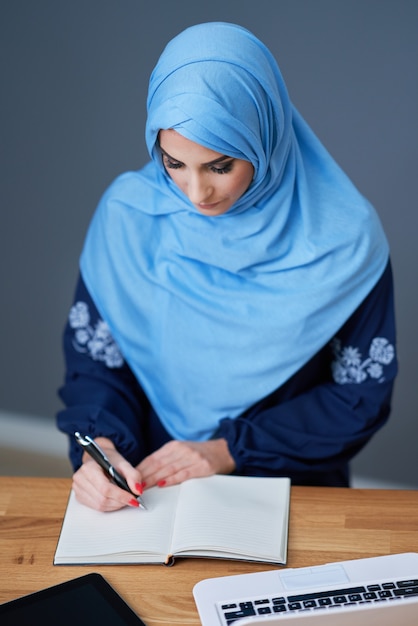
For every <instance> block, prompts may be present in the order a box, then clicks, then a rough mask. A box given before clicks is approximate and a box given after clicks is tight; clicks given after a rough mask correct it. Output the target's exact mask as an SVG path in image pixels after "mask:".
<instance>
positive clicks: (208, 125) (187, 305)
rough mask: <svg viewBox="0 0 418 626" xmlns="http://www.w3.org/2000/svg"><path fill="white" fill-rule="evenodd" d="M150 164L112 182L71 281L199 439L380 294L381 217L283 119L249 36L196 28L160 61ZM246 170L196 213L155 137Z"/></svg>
mask: <svg viewBox="0 0 418 626" xmlns="http://www.w3.org/2000/svg"><path fill="white" fill-rule="evenodd" d="M147 106H148V118H147V124H146V142H147V147H148V151H149V154H150V156H151V160H150V162H149V163H148V164H147V165H145V167H143V168H142V169H141V170H140V171H136V172H128V173H125V174H123V175H122V176H120V177H119V178H117V179H116V181H115V182H114V183H113V184H112V185H111V186H110V188H109V189H108V190H107V191H106V192H105V194H104V196H103V198H102V199H101V201H100V203H99V206H98V208H97V211H96V213H95V216H94V218H93V220H92V223H91V225H90V228H89V232H88V235H87V239H86V242H85V247H84V250H83V253H82V258H81V271H82V276H83V278H84V281H85V283H86V285H87V288H88V289H89V291H90V293H91V295H92V297H93V299H94V301H95V302H96V305H97V307H98V310H99V311H100V313H101V315H102V316H103V318H104V319H105V320H106V321H107V323H108V325H109V327H110V329H111V332H112V334H113V336H114V338H115V340H116V342H117V343H118V345H119V347H120V349H121V350H122V353H123V355H124V357H125V359H126V361H127V362H128V363H129V365H130V367H131V368H132V370H133V372H134V373H135V375H136V377H137V379H138V381H139V382H140V384H141V385H142V387H143V389H144V390H145V392H146V394H147V396H148V398H149V400H150V402H151V403H152V405H153V407H154V409H155V410H156V412H157V414H158V415H159V417H160V419H161V421H162V422H163V424H164V426H165V427H166V429H167V430H168V431H169V432H170V434H171V435H172V436H173V438H178V439H193V440H205V439H207V438H209V437H211V436H212V434H213V433H214V431H215V430H216V428H217V425H218V423H219V420H221V419H222V418H224V417H231V418H234V417H236V416H238V415H239V414H241V413H242V412H243V411H245V410H246V409H247V408H249V407H250V406H251V405H253V404H254V403H255V402H257V401H258V400H260V399H262V398H263V397H265V396H266V395H267V394H269V393H271V392H272V391H273V390H275V389H276V388H278V387H280V385H282V384H283V383H284V382H285V381H286V380H288V379H289V377H291V376H292V375H293V374H294V373H295V372H297V371H298V370H299V369H300V368H301V367H302V366H303V365H304V364H305V363H307V361H308V360H309V359H311V357H313V356H314V355H315V354H316V353H317V352H318V351H319V350H320V349H321V348H322V347H323V346H324V345H326V343H327V342H329V340H330V339H331V338H332V337H333V335H334V334H335V333H336V332H337V331H338V329H339V328H340V327H341V326H342V325H343V324H344V322H345V321H346V320H347V319H348V318H349V317H350V315H351V314H352V313H353V312H354V310H355V309H356V308H357V307H358V306H359V304H360V303H361V302H362V300H363V299H364V298H365V297H366V296H367V295H368V293H369V292H370V290H371V289H372V288H373V286H374V285H375V284H376V282H377V281H378V279H379V277H380V276H381V274H382V273H383V270H384V268H385V266H386V263H387V261H388V245H387V241H386V239H385V235H384V233H383V231H382V227H381V225H380V222H379V220H378V217H377V215H376V213H375V211H374V209H373V208H372V207H371V205H370V204H369V203H368V202H367V200H365V199H364V198H363V197H362V195H361V194H360V193H359V192H358V191H357V190H356V188H355V187H354V186H353V184H352V183H351V182H350V180H349V179H348V178H347V177H346V175H345V174H344V173H343V172H342V171H341V169H340V168H339V167H338V165H337V164H336V163H335V161H334V160H333V159H332V158H331V156H330V155H329V154H328V153H327V152H326V150H325V149H324V147H323V146H322V144H321V143H320V142H319V140H318V139H317V138H316V136H315V135H314V134H313V132H312V131H311V130H310V128H309V127H308V126H307V124H306V123H305V122H304V120H303V119H302V118H301V116H300V115H299V113H298V112H297V111H296V110H295V108H294V107H293V106H292V104H291V102H290V100H289V96H288V94H287V91H286V87H285V84H284V82H283V79H282V77H281V74H280V71H279V69H278V67H277V64H276V62H275V60H274V58H273V57H272V55H271V53H270V52H269V51H268V49H267V48H266V47H265V46H264V45H263V44H262V43H261V42H260V41H259V40H258V39H257V38H256V37H255V36H254V35H253V34H251V33H250V32H248V31H247V30H245V29H244V28H241V27H239V26H236V25H233V24H227V23H208V24H200V25H197V26H194V27H191V28H188V29H187V30H185V31H184V32H182V33H181V34H180V35H178V36H177V37H175V38H174V39H173V40H172V41H171V42H170V43H169V44H168V45H167V47H166V49H165V50H164V51H163V53H162V55H161V57H160V59H159V61H158V63H157V65H156V67H155V69H154V71H153V73H152V75H151V78H150V84H149V94H148V102H147ZM168 128H173V129H175V130H176V131H177V132H179V133H180V134H181V135H183V136H184V137H186V138H187V139H190V140H192V141H194V142H196V143H198V144H201V145H203V146H205V147H207V148H209V149H211V150H214V151H216V152H219V153H220V154H225V155H228V156H232V157H236V158H239V159H245V160H248V161H250V162H251V163H252V164H253V166H254V178H253V181H252V183H251V185H250V187H249V188H248V190H247V191H246V192H245V193H244V195H243V196H242V197H241V198H240V199H239V200H238V201H237V202H236V204H235V205H233V206H232V207H231V208H230V209H229V211H227V212H226V213H225V214H223V215H220V216H216V217H207V216H204V215H201V214H200V213H199V212H198V211H197V209H196V208H195V207H194V206H193V205H192V204H191V203H190V202H189V200H188V198H187V197H186V196H185V195H184V194H183V193H182V192H181V190H180V189H179V188H178V187H177V186H176V185H175V184H174V183H173V181H172V180H171V178H170V177H169V176H168V175H167V173H166V172H165V169H164V167H163V166H162V162H161V155H160V152H159V147H158V132H159V130H160V129H168Z"/></svg>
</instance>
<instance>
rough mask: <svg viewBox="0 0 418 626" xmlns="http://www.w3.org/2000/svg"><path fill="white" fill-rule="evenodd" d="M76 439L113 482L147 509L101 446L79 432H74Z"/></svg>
mask: <svg viewBox="0 0 418 626" xmlns="http://www.w3.org/2000/svg"><path fill="white" fill-rule="evenodd" d="M74 436H75V439H76V441H77V443H78V444H79V445H80V446H81V447H82V448H83V450H85V451H86V452H87V453H88V454H89V455H90V456H91V458H92V459H94V461H96V463H98V464H99V465H100V467H101V468H102V469H103V470H104V471H105V473H106V474H107V475H108V476H109V478H110V479H111V480H112V482H113V483H114V484H115V485H117V486H118V487H120V488H121V489H124V490H125V491H127V492H129V493H131V494H132V495H133V496H134V498H135V500H136V501H137V502H138V504H139V506H140V507H141V508H142V509H146V508H147V507H146V506H145V503H144V501H143V499H142V498H141V496H140V495H138V494H136V493H134V492H133V491H132V490H131V489H130V487H129V485H128V483H127V482H126V480H125V478H124V477H123V476H122V475H121V474H120V473H119V472H118V471H117V470H116V469H115V468H114V467H113V465H112V464H111V462H110V461H109V459H108V458H107V456H106V454H105V453H104V451H103V450H102V449H101V447H100V446H99V445H98V444H97V442H96V441H94V440H93V439H92V438H91V437H89V436H88V435H81V434H80V433H79V432H76V433H74Z"/></svg>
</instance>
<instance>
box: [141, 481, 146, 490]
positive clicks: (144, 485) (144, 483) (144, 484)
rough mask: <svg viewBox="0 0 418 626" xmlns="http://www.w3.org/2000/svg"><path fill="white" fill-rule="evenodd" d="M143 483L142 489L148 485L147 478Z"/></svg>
mask: <svg viewBox="0 0 418 626" xmlns="http://www.w3.org/2000/svg"><path fill="white" fill-rule="evenodd" d="M141 485H142V489H145V487H146V486H147V483H146V482H145V480H143V481H142V483H141Z"/></svg>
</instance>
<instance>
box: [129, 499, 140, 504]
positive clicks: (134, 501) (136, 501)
mask: <svg viewBox="0 0 418 626" xmlns="http://www.w3.org/2000/svg"><path fill="white" fill-rule="evenodd" d="M129 504H130V505H131V506H139V502H138V500H135V498H132V500H129Z"/></svg>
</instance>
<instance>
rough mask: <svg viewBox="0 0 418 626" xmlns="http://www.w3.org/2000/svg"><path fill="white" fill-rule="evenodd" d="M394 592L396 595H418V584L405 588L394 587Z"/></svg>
mask: <svg viewBox="0 0 418 626" xmlns="http://www.w3.org/2000/svg"><path fill="white" fill-rule="evenodd" d="M393 593H394V594H395V596H418V586H417V587H404V588H403V589H394V590H393Z"/></svg>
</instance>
